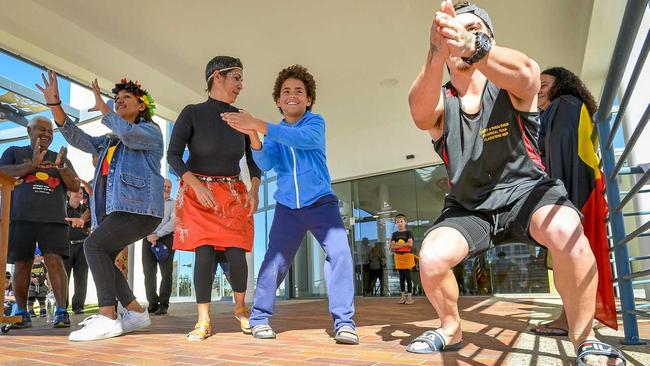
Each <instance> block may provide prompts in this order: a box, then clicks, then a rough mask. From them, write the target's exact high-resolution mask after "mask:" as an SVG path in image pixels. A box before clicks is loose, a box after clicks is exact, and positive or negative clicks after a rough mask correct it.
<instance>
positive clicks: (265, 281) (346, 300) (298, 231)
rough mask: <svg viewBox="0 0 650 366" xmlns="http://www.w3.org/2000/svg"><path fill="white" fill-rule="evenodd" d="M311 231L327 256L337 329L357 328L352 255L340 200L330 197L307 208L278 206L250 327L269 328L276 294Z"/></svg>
mask: <svg viewBox="0 0 650 366" xmlns="http://www.w3.org/2000/svg"><path fill="white" fill-rule="evenodd" d="M307 231H311V233H312V234H313V235H314V237H316V239H317V240H318V242H319V243H320V245H321V247H322V248H323V250H325V253H326V254H327V257H326V258H325V282H326V283H327V298H328V300H329V310H330V314H331V315H332V318H333V320H334V329H335V330H338V329H339V328H340V327H341V326H344V325H347V326H350V327H353V328H354V327H355V324H354V321H353V320H352V317H353V316H354V278H353V267H352V254H351V253H350V247H349V245H348V237H347V233H346V231H345V227H344V226H343V221H342V220H341V214H340V213H339V207H338V199H337V198H336V196H334V195H327V196H325V197H322V198H320V199H319V200H318V201H316V202H315V203H313V204H312V205H309V206H307V207H304V208H300V209H293V210H292V209H290V208H288V207H286V206H283V205H281V204H277V205H276V208H275V215H274V217H273V225H272V226H271V232H270V233H269V248H268V250H267V252H266V255H265V257H264V261H263V262H262V266H261V268H260V272H259V274H258V279H257V288H256V290H255V301H254V303H253V309H252V312H251V317H250V325H251V327H254V326H256V325H260V324H268V322H269V318H270V317H271V316H272V315H273V309H274V307H275V292H276V290H277V288H278V286H279V285H280V283H282V281H283V280H284V278H285V277H286V275H287V272H288V271H289V268H290V267H291V263H292V262H293V258H294V257H295V255H296V252H297V251H298V248H299V247H300V243H301V242H302V239H303V238H304V236H305V234H306V233H307Z"/></svg>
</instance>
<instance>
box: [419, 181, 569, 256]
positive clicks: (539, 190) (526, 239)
mask: <svg viewBox="0 0 650 366" xmlns="http://www.w3.org/2000/svg"><path fill="white" fill-rule="evenodd" d="M547 205H561V206H567V207H571V208H573V209H574V210H575V211H576V212H577V213H578V215H579V216H580V217H581V218H582V213H581V212H580V210H578V209H577V208H576V207H575V206H574V205H573V203H571V201H569V198H568V196H567V192H566V189H564V185H563V184H562V182H561V181H559V180H557V179H547V178H545V179H542V180H541V181H540V182H539V183H538V184H537V185H535V187H533V188H532V189H531V190H530V191H529V192H528V193H526V194H524V195H523V196H521V197H519V198H518V199H517V200H516V201H514V202H512V203H511V204H509V205H508V206H506V207H504V208H500V209H498V210H493V211H472V210H468V209H466V208H464V207H462V206H461V205H460V204H458V203H457V202H455V201H453V200H452V199H446V200H445V207H444V208H443V210H442V214H441V215H440V217H439V218H438V219H437V220H436V222H435V223H434V224H433V226H432V227H431V228H430V229H429V230H427V232H426V233H425V236H426V235H428V234H429V233H430V232H431V231H432V230H434V229H437V228H439V227H451V228H454V229H456V230H458V231H459V232H460V233H461V234H462V235H463V236H464V237H465V240H467V244H468V245H469V254H468V256H467V257H468V258H471V257H475V256H477V255H479V254H481V253H483V252H485V251H486V250H488V249H490V248H491V247H492V246H493V245H500V244H507V243H523V244H534V245H539V243H537V242H536V241H535V240H533V238H532V237H531V236H530V233H529V231H528V228H529V225H530V220H531V218H532V216H533V213H535V211H537V209H539V208H541V207H542V206H547Z"/></svg>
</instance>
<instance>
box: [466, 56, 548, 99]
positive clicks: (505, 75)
mask: <svg viewBox="0 0 650 366" xmlns="http://www.w3.org/2000/svg"><path fill="white" fill-rule="evenodd" d="M476 68H477V69H478V70H479V71H480V72H481V73H483V75H485V76H486V77H487V78H488V80H490V81H491V82H493V83H494V84H495V85H496V86H498V87H499V88H501V89H505V90H507V91H508V93H509V94H510V96H511V98H513V99H514V100H513V104H514V106H515V108H516V109H518V110H524V111H535V110H536V109H537V92H538V91H539V85H540V79H539V73H540V71H539V66H538V65H537V63H536V62H535V61H533V60H532V59H530V58H529V57H528V56H526V55H524V54H523V53H521V52H519V51H515V50H512V49H510V48H506V47H499V46H493V47H492V50H490V52H489V53H488V54H487V56H485V57H484V58H483V59H481V60H480V61H479V62H477V63H476Z"/></svg>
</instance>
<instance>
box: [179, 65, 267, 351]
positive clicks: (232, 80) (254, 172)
mask: <svg viewBox="0 0 650 366" xmlns="http://www.w3.org/2000/svg"><path fill="white" fill-rule="evenodd" d="M205 78H206V82H207V84H208V93H209V95H208V100H207V101H205V102H203V103H200V104H193V105H188V106H186V107H185V108H184V109H183V111H182V112H181V113H180V115H179V116H178V119H177V120H176V123H175V124H174V130H173V132H172V137H171V140H170V143H169V149H168V151H167V161H168V162H169V165H170V166H171V167H172V169H173V170H174V171H175V172H176V174H177V175H178V176H179V177H181V178H182V179H181V183H180V189H179V192H178V195H177V201H176V212H175V215H176V216H175V230H174V246H173V247H174V249H176V250H184V251H191V252H194V253H195V259H194V261H195V262H194V288H195V293H196V302H197V304H198V321H197V323H196V326H195V327H194V330H192V331H191V332H190V333H189V334H188V335H187V339H188V340H192V341H193V340H202V339H205V338H207V337H209V336H210V334H211V332H212V330H211V326H210V302H211V294H212V282H213V281H214V273H215V271H214V270H215V267H214V266H215V256H216V253H217V252H220V251H223V252H224V253H225V256H226V258H227V260H228V264H229V266H230V285H231V287H232V290H233V294H234V298H235V317H236V318H237V319H239V321H240V326H241V328H242V330H243V331H245V332H246V331H250V327H249V325H248V317H249V310H248V308H247V307H246V305H245V303H244V295H245V293H246V285H247V283H246V282H247V277H248V266H247V264H246V252H250V251H251V249H252V246H253V213H254V212H255V211H256V210H257V204H258V190H259V184H260V170H259V168H258V167H257V165H255V162H254V161H253V157H252V152H251V147H250V139H249V137H248V135H245V134H243V133H240V132H238V131H236V130H234V129H232V128H231V127H230V126H229V125H228V124H227V123H225V122H224V121H223V120H222V119H221V113H224V112H238V111H239V109H238V108H236V107H234V106H232V103H234V102H235V101H236V100H237V96H238V95H239V92H240V91H241V90H242V80H243V69H242V64H241V61H239V59H237V58H234V57H229V56H217V57H215V58H213V59H212V60H210V62H208V65H207V66H206V70H205ZM186 147H188V148H189V158H188V160H187V162H185V161H183V152H184V151H185V148H186ZM244 155H245V156H246V160H247V163H248V170H249V172H250V176H251V189H250V191H247V190H246V186H245V185H244V183H243V182H242V181H241V179H240V178H239V173H240V168H239V161H240V160H241V158H242V157H243V156H244Z"/></svg>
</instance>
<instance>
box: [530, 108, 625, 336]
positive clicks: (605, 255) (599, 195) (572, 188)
mask: <svg viewBox="0 0 650 366" xmlns="http://www.w3.org/2000/svg"><path fill="white" fill-rule="evenodd" d="M593 130H594V124H593V121H592V120H591V116H590V115H589V112H588V111H587V108H586V107H585V105H584V104H583V103H582V101H581V100H580V99H578V98H576V97H573V96H570V95H563V96H560V97H558V98H556V100H554V101H553V103H552V104H551V105H550V106H549V108H548V109H547V110H546V111H545V112H544V113H543V114H542V117H541V128H540V150H541V152H542V154H543V158H544V165H545V166H546V172H547V173H548V174H549V176H550V177H551V178H557V179H559V180H561V181H562V182H563V183H564V186H565V187H566V190H567V192H568V194H569V199H570V200H571V202H573V204H574V205H575V206H576V207H577V208H578V209H579V210H580V211H581V212H582V214H583V215H584V218H583V220H582V225H583V227H584V232H585V236H586V237H587V239H589V244H590V245H591V250H592V251H593V253H594V256H595V257H596V264H597V266H598V292H597V295H596V319H597V320H598V321H600V322H601V323H603V324H605V325H607V326H608V327H610V328H613V329H618V323H617V320H616V305H615V303H614V286H613V285H612V268H611V264H610V259H609V243H608V241H607V226H606V225H607V223H606V221H605V220H606V216H607V212H608V211H607V202H606V201H605V197H604V196H603V194H604V190H605V177H604V174H603V173H602V172H601V171H600V168H599V166H598V165H599V162H600V160H599V158H598V155H596V146H597V145H598V140H597V138H596V139H595V140H592V133H593ZM594 136H595V135H594Z"/></svg>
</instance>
